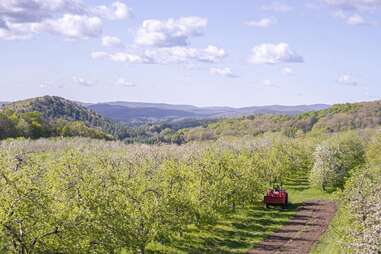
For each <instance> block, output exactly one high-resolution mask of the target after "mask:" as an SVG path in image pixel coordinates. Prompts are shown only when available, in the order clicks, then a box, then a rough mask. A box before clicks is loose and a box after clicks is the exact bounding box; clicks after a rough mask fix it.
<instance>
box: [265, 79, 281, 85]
mask: <svg viewBox="0 0 381 254" xmlns="http://www.w3.org/2000/svg"><path fill="white" fill-rule="evenodd" d="M262 85H263V86H266V87H278V86H277V85H276V84H274V82H272V81H271V80H269V79H265V80H263V81H262Z"/></svg>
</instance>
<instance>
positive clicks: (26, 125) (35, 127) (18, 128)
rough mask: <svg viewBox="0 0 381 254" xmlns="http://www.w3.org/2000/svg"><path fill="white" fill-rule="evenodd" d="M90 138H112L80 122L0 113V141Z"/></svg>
mask: <svg viewBox="0 0 381 254" xmlns="http://www.w3.org/2000/svg"><path fill="white" fill-rule="evenodd" d="M56 136H62V137H74V136H79V137H90V138H95V139H107V140H112V139H113V137H112V136H111V135H108V134H106V133H104V132H103V131H102V130H100V129H96V128H90V127H88V126H87V125H86V124H85V123H84V122H82V121H66V120H64V119H56V120H54V121H47V120H44V119H43V116H42V114H41V113H40V112H25V113H16V112H14V111H12V110H2V111H1V112H0V140H1V139H6V138H18V137H24V138H31V139H38V138H43V137H56Z"/></svg>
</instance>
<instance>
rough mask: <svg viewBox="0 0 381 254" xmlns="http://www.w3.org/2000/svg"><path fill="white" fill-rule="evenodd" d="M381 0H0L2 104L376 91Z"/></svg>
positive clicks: (235, 101) (241, 99)
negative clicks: (48, 98) (47, 98)
mask: <svg viewBox="0 0 381 254" xmlns="http://www.w3.org/2000/svg"><path fill="white" fill-rule="evenodd" d="M380 45H381V0H309V1H307V0H306V1H301V0H295V1H270V0H266V1H265V0H263V1H261V0H240V1H231V0H209V1H205V0H204V1H201V0H192V1H179V0H161V1H154V0H129V1H127V0H126V1H101V0H97V1H85V0H28V1H26V0H1V1H0V89H1V92H0V101H9V100H17V99H23V98H28V97H34V96H41V95H46V94H49V95H58V96H63V97H65V98H68V99H73V100H78V101H85V102H100V101H115V100H123V101H142V102H165V103H175V104H193V105H199V106H217V105H218V106H236V107H240V106H252V105H269V104H284V105H296V104H312V103H337V102H352V101H366V100H375V99H378V98H380V97H381V86H380V84H379V81H380V78H379V77H380V76H379V75H380V73H379V69H380V67H381V50H380V49H381V46H380Z"/></svg>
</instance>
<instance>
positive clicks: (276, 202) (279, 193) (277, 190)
mask: <svg viewBox="0 0 381 254" xmlns="http://www.w3.org/2000/svg"><path fill="white" fill-rule="evenodd" d="M264 203H265V204H266V207H267V208H269V207H270V205H272V206H281V207H282V208H283V209H286V208H287V205H288V193H287V191H286V190H285V189H282V188H281V187H279V185H276V186H274V188H273V189H270V190H268V191H267V194H266V196H265V198H264Z"/></svg>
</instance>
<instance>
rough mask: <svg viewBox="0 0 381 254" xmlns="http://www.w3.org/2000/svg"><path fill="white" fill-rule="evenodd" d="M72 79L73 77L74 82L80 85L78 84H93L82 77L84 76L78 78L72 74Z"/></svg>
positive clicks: (89, 85) (88, 85) (87, 85)
mask: <svg viewBox="0 0 381 254" xmlns="http://www.w3.org/2000/svg"><path fill="white" fill-rule="evenodd" d="M72 79H73V81H74V82H75V83H76V84H78V85H80V86H86V87H91V86H93V85H94V83H93V82H91V81H89V80H86V79H84V78H80V77H76V76H74V77H73V78H72Z"/></svg>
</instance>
